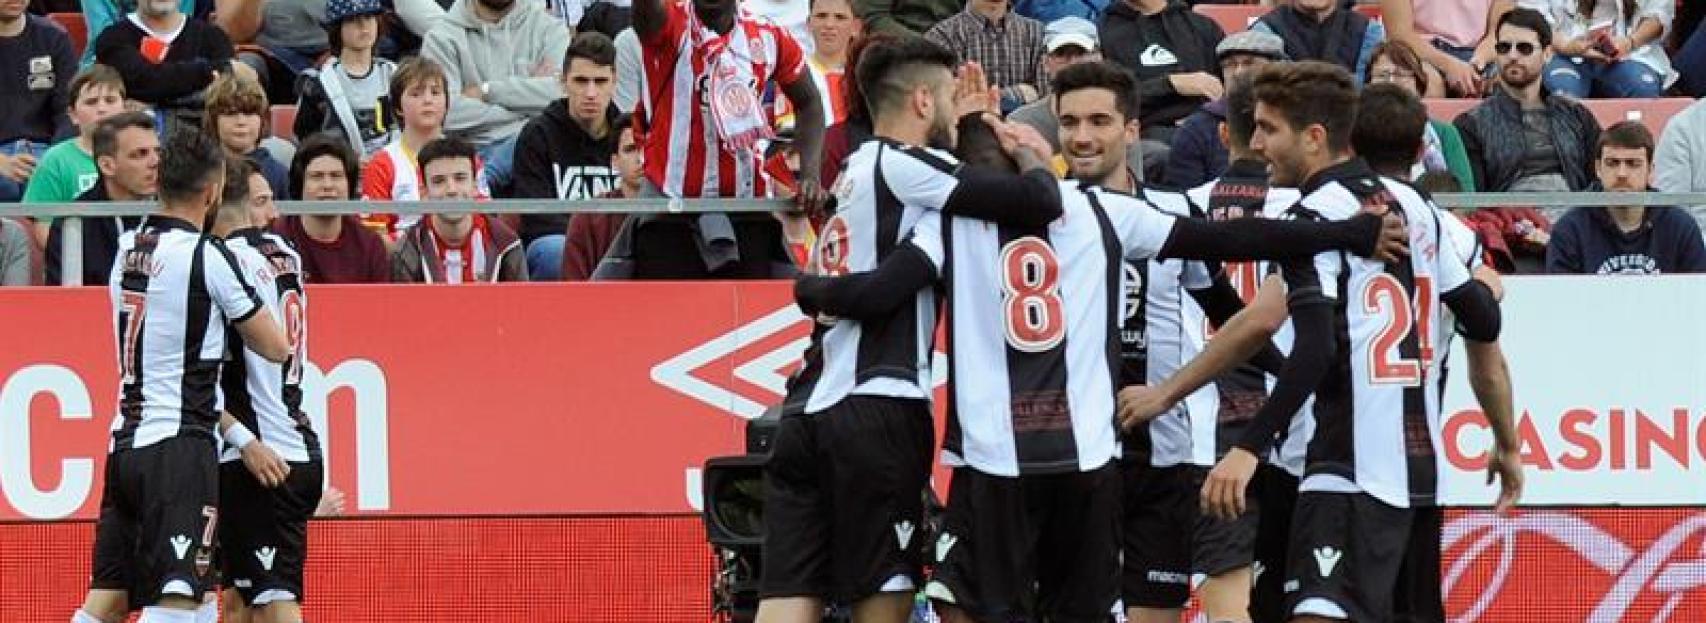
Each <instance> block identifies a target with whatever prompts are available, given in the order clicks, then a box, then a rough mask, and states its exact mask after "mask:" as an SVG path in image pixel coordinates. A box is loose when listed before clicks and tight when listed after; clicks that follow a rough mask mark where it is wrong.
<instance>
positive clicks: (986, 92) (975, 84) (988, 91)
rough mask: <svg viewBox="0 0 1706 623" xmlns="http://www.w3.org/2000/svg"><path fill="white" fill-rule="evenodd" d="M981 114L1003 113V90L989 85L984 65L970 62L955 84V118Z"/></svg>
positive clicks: (961, 68) (963, 68)
mask: <svg viewBox="0 0 1706 623" xmlns="http://www.w3.org/2000/svg"><path fill="white" fill-rule="evenodd" d="M980 112H987V113H996V114H1000V113H1001V90H1000V89H997V88H995V87H992V86H990V85H989V78H988V75H987V74H985V73H984V71H983V65H980V64H978V62H977V61H968V62H966V64H964V65H961V66H960V76H959V78H958V79H956V80H955V83H954V118H955V119H958V118H960V117H964V116H966V115H969V114H972V113H980Z"/></svg>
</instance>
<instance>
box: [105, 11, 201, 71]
mask: <svg viewBox="0 0 1706 623" xmlns="http://www.w3.org/2000/svg"><path fill="white" fill-rule="evenodd" d="M137 2H138V0H78V5H79V6H80V7H81V8H82V11H81V12H82V13H83V27H84V29H85V36H87V37H88V40H87V41H85V42H84V43H83V49H82V50H78V51H77V54H78V55H79V58H81V59H82V61H81V63H82V67H83V68H84V69H87V68H88V67H89V66H90V65H93V64H95V40H97V39H99V38H100V37H101V33H103V32H106V31H107V28H108V27H110V26H112V25H113V24H116V23H118V22H121V21H124V20H125V18H126V16H127V15H129V14H131V13H132V12H135V11H136V5H137ZM197 4H198V2H197V0H178V12H180V13H183V14H184V15H196V14H197V13H196V8H197Z"/></svg>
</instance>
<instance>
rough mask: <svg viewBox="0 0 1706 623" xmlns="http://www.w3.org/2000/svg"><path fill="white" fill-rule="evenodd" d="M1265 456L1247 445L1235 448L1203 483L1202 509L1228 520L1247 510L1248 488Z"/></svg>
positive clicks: (1211, 514) (1211, 471)
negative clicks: (1262, 457) (1247, 447)
mask: <svg viewBox="0 0 1706 623" xmlns="http://www.w3.org/2000/svg"><path fill="white" fill-rule="evenodd" d="M1260 463H1261V459H1259V458H1257V457H1256V455H1254V454H1251V453H1250V451H1249V450H1245V449H1243V448H1233V449H1231V450H1230V451H1228V452H1227V453H1226V457H1225V458H1222V459H1220V462H1219V463H1216V464H1215V465H1214V469H1212V470H1209V472H1208V478H1207V479H1206V480H1204V481H1203V483H1202V500H1201V501H1202V512H1203V514H1206V515H1209V516H1211V517H1218V518H1221V519H1225V520H1228V521H1230V520H1233V519H1237V518H1238V516H1240V515H1243V514H1244V509H1245V504H1244V492H1245V491H1246V490H1247V489H1249V487H1250V478H1252V477H1254V476H1255V475H1256V466H1257V465H1258V464H1260Z"/></svg>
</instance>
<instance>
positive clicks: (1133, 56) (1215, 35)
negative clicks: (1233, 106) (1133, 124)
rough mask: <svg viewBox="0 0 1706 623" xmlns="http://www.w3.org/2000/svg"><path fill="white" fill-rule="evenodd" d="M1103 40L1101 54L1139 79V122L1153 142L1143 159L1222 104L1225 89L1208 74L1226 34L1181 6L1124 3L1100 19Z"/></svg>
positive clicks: (1155, 0) (1176, 2)
mask: <svg viewBox="0 0 1706 623" xmlns="http://www.w3.org/2000/svg"><path fill="white" fill-rule="evenodd" d="M1101 35H1102V36H1101V41H1102V55H1103V56H1104V57H1107V59H1108V60H1111V61H1114V62H1115V63H1119V64H1120V65H1121V66H1123V67H1125V68H1126V69H1128V70H1130V71H1131V72H1132V74H1133V75H1134V76H1136V77H1137V81H1138V82H1137V89H1138V95H1140V96H1142V98H1143V107H1142V109H1141V110H1140V111H1139V114H1138V121H1139V123H1141V126H1142V133H1143V138H1145V139H1148V140H1149V141H1151V142H1148V143H1145V144H1144V146H1143V153H1144V154H1145V156H1147V157H1149V158H1153V157H1154V156H1151V155H1150V154H1151V152H1152V151H1165V150H1166V148H1167V146H1168V145H1171V144H1172V142H1173V133H1174V132H1175V131H1176V130H1177V129H1178V125H1179V122H1180V121H1182V120H1184V118H1185V117H1187V116H1189V115H1190V114H1191V113H1192V112H1195V111H1196V110H1197V109H1198V108H1201V107H1202V105H1203V104H1206V103H1208V102H1210V101H1213V100H1217V99H1220V96H1221V93H1222V90H1223V86H1222V84H1221V82H1220V78H1218V77H1216V76H1215V75H1214V74H1213V73H1212V72H1213V71H1214V59H1215V52H1214V51H1215V47H1216V46H1219V45H1220V40H1221V39H1222V38H1223V37H1224V35H1223V34H1222V33H1221V32H1220V26H1218V25H1215V23H1214V20H1211V19H1209V18H1207V17H1204V16H1202V14H1200V13H1197V12H1195V11H1192V10H1191V8H1190V7H1189V6H1187V5H1186V4H1185V3H1184V2H1183V1H1181V0H1122V1H1121V2H1119V3H1117V4H1115V5H1113V8H1110V9H1108V14H1107V15H1106V16H1104V17H1103V18H1102V26H1101ZM1145 166H1148V164H1147V163H1145ZM1150 181H1152V182H1154V181H1159V182H1163V183H1168V182H1167V180H1155V179H1153V178H1151V179H1150Z"/></svg>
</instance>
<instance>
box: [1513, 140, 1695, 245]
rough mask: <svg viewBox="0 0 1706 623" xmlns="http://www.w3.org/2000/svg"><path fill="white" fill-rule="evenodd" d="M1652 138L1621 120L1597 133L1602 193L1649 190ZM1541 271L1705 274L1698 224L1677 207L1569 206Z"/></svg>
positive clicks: (1555, 229)
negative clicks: (1603, 191) (1601, 133)
mask: <svg viewBox="0 0 1706 623" xmlns="http://www.w3.org/2000/svg"><path fill="white" fill-rule="evenodd" d="M1652 157H1653V134H1652V132H1650V131H1648V130H1647V126H1644V125H1641V122H1639V121H1624V122H1621V123H1618V124H1616V125H1613V126H1611V127H1610V128H1607V129H1606V130H1605V134H1603V135H1601V137H1600V141H1599V158H1598V161H1597V163H1596V167H1595V171H1596V172H1597V173H1598V175H1599V184H1600V185H1601V186H1602V187H1603V189H1604V190H1605V191H1606V192H1613V193H1640V192H1650V191H1651V188H1650V186H1649V184H1648V182H1649V181H1650V177H1651V175H1652V168H1651V166H1650V164H1651V162H1652ZM1546 272H1549V273H1576V274H1599V275H1659V274H1671V273H1699V272H1706V241H1703V240H1702V239H1701V237H1700V225H1699V223H1696V222H1695V221H1694V217H1692V216H1689V215H1688V212H1687V211H1685V210H1683V209H1681V208H1672V207H1657V206H1655V207H1641V206H1612V207H1604V208H1599V207H1579V208H1571V209H1570V211H1569V212H1568V213H1566V214H1564V218H1561V219H1558V224H1557V226H1556V227H1553V228H1552V243H1551V244H1549V245H1547V247H1546Z"/></svg>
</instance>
